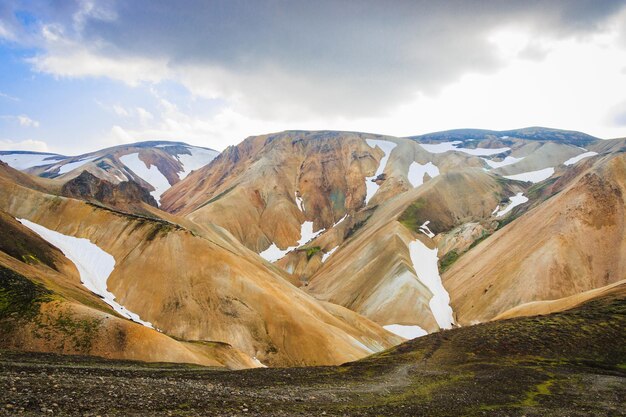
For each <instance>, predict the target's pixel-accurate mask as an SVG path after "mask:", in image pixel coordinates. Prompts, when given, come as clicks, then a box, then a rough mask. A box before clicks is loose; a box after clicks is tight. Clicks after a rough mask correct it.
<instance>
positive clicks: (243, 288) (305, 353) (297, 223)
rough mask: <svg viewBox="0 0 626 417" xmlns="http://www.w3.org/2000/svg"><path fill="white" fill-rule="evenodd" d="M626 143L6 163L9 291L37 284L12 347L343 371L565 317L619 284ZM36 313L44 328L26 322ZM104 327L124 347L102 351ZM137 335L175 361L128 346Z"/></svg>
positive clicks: (501, 137) (540, 134) (353, 147)
mask: <svg viewBox="0 0 626 417" xmlns="http://www.w3.org/2000/svg"><path fill="white" fill-rule="evenodd" d="M625 150H626V146H625V141H624V140H622V139H616V140H600V139H597V138H593V137H591V136H588V135H585V134H582V133H578V132H569V131H561V130H553V129H544V128H529V129H519V130H512V131H506V132H495V131H485V130H457V131H448V132H439V133H433V134H428V135H423V136H417V137H411V138H398V137H389V136H381V135H374V134H365V133H355V132H331V131H319V132H308V131H287V132H281V133H276V134H270V135H262V136H255V137H250V138H247V139H246V140H244V141H243V142H242V143H240V144H239V145H237V146H232V147H229V148H227V149H226V150H225V151H223V152H222V153H221V154H219V155H218V153H217V152H215V151H212V150H208V149H205V148H197V147H192V146H190V145H186V144H183V143H170V142H143V143H139V144H132V145H123V146H119V147H115V148H109V149H105V150H102V151H98V152H93V153H90V154H85V155H81V156H78V157H62V156H59V155H50V154H34V153H24V152H0V159H1V160H2V161H4V162H6V163H7V164H8V165H2V166H1V167H0V168H1V169H0V210H2V212H1V213H2V221H3V224H4V225H6V229H7V230H8V229H9V228H10V229H11V230H12V232H11V234H10V235H7V236H6V237H5V236H3V237H2V239H10V238H9V236H19V237H20V238H19V239H21V240H20V242H22V241H23V243H20V244H19V245H17V244H15V245H11V244H6V243H4V246H3V247H0V249H1V250H2V253H0V255H1V256H0V266H2V268H4V270H6V273H5V275H6V276H7V277H13V278H6V279H5V278H3V281H2V282H3V284H2V285H5V286H7V285H9V284H7V282H8V283H12V282H14V281H15V282H22V284H20V285H24V286H26V287H28V286H30V287H32V288H35V289H36V290H32V291H31V292H32V293H33V294H34V295H33V297H31V298H30V299H29V300H30V301H28V303H27V304H28V309H29V311H32V313H29V315H24V317H23V318H22V319H21V320H23V321H24V324H23V325H20V326H17V325H15V324H16V319H15V318H14V317H13V316H11V317H13V318H11V317H9V318H7V317H5V315H3V316H0V323H5V324H6V323H9V324H11V325H12V327H11V326H9V327H11V329H12V330H11V331H10V333H8V334H9V335H10V337H7V338H6V341H5V342H4V343H5V345H7V346H10V347H12V348H19V349H30V350H43V351H62V352H65V353H91V354H96V355H100V356H108V357H116V358H137V359H144V360H172V361H181V362H196V363H204V364H214V365H220V366H228V367H251V366H261V365H268V366H288V365H313V364H337V363H342V362H345V361H348V360H353V359H357V358H360V357H363V356H366V355H368V354H371V353H373V352H376V351H380V350H383V349H385V348H388V347H390V346H393V345H394V344H397V343H399V342H401V341H402V340H404V339H406V338H413V337H418V336H422V335H424V334H426V333H431V332H436V331H439V330H440V329H449V328H452V327H457V326H468V325H472V324H475V323H479V322H485V321H490V320H493V319H494V318H499V317H512V316H516V315H529V314H533V311H536V312H537V313H541V312H543V311H546V308H548V307H546V304H545V303H552V304H550V306H551V307H549V309H550V311H553V310H554V309H558V308H559V306H570V305H572V303H573V302H575V300H578V299H584V300H587V299H589V297H592V296H593V294H595V293H594V292H593V291H595V290H596V289H598V288H601V287H605V286H610V285H614V284H615V283H616V282H618V281H620V280H623V278H624V276H625V275H626V256H625V255H626V238H625V236H626V230H624V227H625V221H624V220H625V218H626V216H625V205H626V204H625V201H624V195H625V194H624V193H625V192H626V189H625V188H626V155H625V153H624V152H625ZM9 165H10V166H11V167H13V168H15V169H13V168H11V167H9ZM17 170H21V172H20V171H17ZM3 227H4V226H3ZM11 274H13V275H11ZM15 277H18V278H15ZM11 285H12V284H11ZM30 287H29V288H30ZM581 294H587V295H581ZM589 294H591V295H589ZM567 297H570V298H567ZM572 297H573V298H572ZM577 297H578V298H577ZM552 300H566V301H558V302H557V301H555V302H553V301H552ZM572 300H574V301H572ZM537 303H539V304H537ZM65 315H69V317H71V320H74V321H77V322H81V320H83V321H85V320H86V321H88V322H89V323H91V324H90V325H89V326H87V327H85V329H92V328H93V330H89V331H87V330H85V331H84V332H83V333H84V334H83V336H81V341H80V343H78V342H77V343H74V344H73V342H72V341H71V339H70V336H68V335H67V334H65V333H63V331H62V330H60V329H59V328H58V326H56V325H55V323H57V322H58V321H59V320H61V319H62V318H63V317H65ZM129 320H132V321H134V322H135V323H136V324H134V323H133V322H132V321H129ZM42 322H43V323H47V329H48V330H47V331H48V332H49V335H50V336H49V337H48V338H41V337H38V336H37V334H38V333H37V332H36V331H35V330H33V329H35V328H36V326H37V324H36V323H42ZM112 325H115V326H117V327H115V328H116V329H121V330H119V332H122V333H123V334H125V335H126V336H124V337H125V338H126V339H125V340H126V341H127V343H125V344H117V345H115V344H112V343H113V341H114V338H115V337H116V336H115V331H113V330H112V327H111V326H112ZM83 339H84V340H83ZM148 341H149V342H148ZM147 343H154V344H156V345H158V346H163V348H162V351H163V352H165V351H168V352H177V353H176V354H174V353H172V355H170V356H168V357H164V356H163V357H162V356H159V355H160V354H157V353H148V352H147V351H146V350H142V349H140V348H133V346H138V345H137V344H140V345H141V344H143V345H142V346H144V345H146V344H147ZM59 346H61V347H59ZM107 346H115V348H112V347H111V348H107ZM168 346H169V347H168ZM0 347H1V346H0ZM157 351H158V350H157ZM131 352H132V353H131Z"/></svg>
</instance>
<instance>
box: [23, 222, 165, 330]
mask: <svg viewBox="0 0 626 417" xmlns="http://www.w3.org/2000/svg"><path fill="white" fill-rule="evenodd" d="M18 221H19V222H20V223H22V224H23V225H24V226H26V227H28V228H29V229H31V230H32V231H33V232H35V233H37V234H38V235H39V236H41V237H42V238H43V239H44V240H46V241H48V242H49V243H50V244H52V245H54V246H56V247H57V248H59V249H60V250H61V252H63V254H64V255H65V256H66V257H67V258H68V259H69V260H71V261H72V262H73V263H74V265H76V269H78V272H79V273H80V279H81V281H82V283H83V285H84V286H85V287H87V288H88V289H89V290H90V291H93V292H94V293H95V294H97V295H99V296H100V297H102V299H103V300H104V302H106V303H107V304H108V305H110V306H111V307H112V308H113V310H115V311H117V312H118V313H119V314H121V315H122V316H124V317H126V318H128V319H130V320H132V321H134V322H137V323H140V324H143V325H144V326H146V327H150V328H153V327H152V324H150V323H148V322H147V321H143V320H141V318H140V317H139V315H137V314H135V313H133V312H132V311H129V310H128V309H127V308H126V307H124V306H122V305H121V304H119V303H118V302H117V301H115V295H113V294H112V293H111V292H110V291H109V290H108V289H107V279H109V275H111V272H113V269H114V268H115V258H113V256H111V255H110V254H109V253H107V252H105V251H103V250H102V249H100V248H99V247H98V246H97V245H95V244H93V243H92V242H90V241H89V239H83V238H77V237H73V236H67V235H64V234H62V233H59V232H55V231H54V230H50V229H47V228H45V227H43V226H41V225H39V224H37V223H33V222H31V221H29V220H26V219H18Z"/></svg>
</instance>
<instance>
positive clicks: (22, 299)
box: [0, 266, 52, 320]
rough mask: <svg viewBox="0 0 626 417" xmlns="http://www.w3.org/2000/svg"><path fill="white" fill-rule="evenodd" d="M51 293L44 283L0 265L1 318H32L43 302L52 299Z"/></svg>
mask: <svg viewBox="0 0 626 417" xmlns="http://www.w3.org/2000/svg"><path fill="white" fill-rule="evenodd" d="M51 295H52V291H50V290H48V289H47V288H46V287H44V286H43V285H41V284H35V283H34V282H32V281H31V280H29V279H28V278H26V277H24V276H23V275H20V274H18V273H17V272H15V271H13V270H10V269H7V268H4V267H2V266H0V320H4V319H17V320H21V319H29V318H32V317H34V316H35V315H36V314H37V313H38V312H39V305H40V304H41V303H43V302H47V301H50V300H51V299H52V298H51Z"/></svg>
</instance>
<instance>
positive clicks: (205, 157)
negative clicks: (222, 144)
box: [176, 146, 219, 180]
mask: <svg viewBox="0 0 626 417" xmlns="http://www.w3.org/2000/svg"><path fill="white" fill-rule="evenodd" d="M186 148H187V150H188V151H189V152H191V155H187V154H184V153H180V154H177V155H176V158H178V160H179V161H180V163H181V164H182V166H183V171H182V172H179V173H178V178H180V179H181V180H183V179H185V177H187V175H189V174H190V173H191V171H195V170H196V169H198V168H202V167H203V166H205V165H207V164H208V163H209V162H211V161H212V160H214V159H215V157H216V156H217V155H219V152H217V151H214V150H212V149H204V148H198V147H195V146H186Z"/></svg>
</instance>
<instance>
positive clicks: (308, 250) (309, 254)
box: [298, 246, 322, 261]
mask: <svg viewBox="0 0 626 417" xmlns="http://www.w3.org/2000/svg"><path fill="white" fill-rule="evenodd" d="M321 250H322V248H321V247H319V246H309V247H306V248H302V249H298V252H306V260H307V261H310V260H311V258H312V257H313V256H315V254H316V253H317V252H319V251H321Z"/></svg>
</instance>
